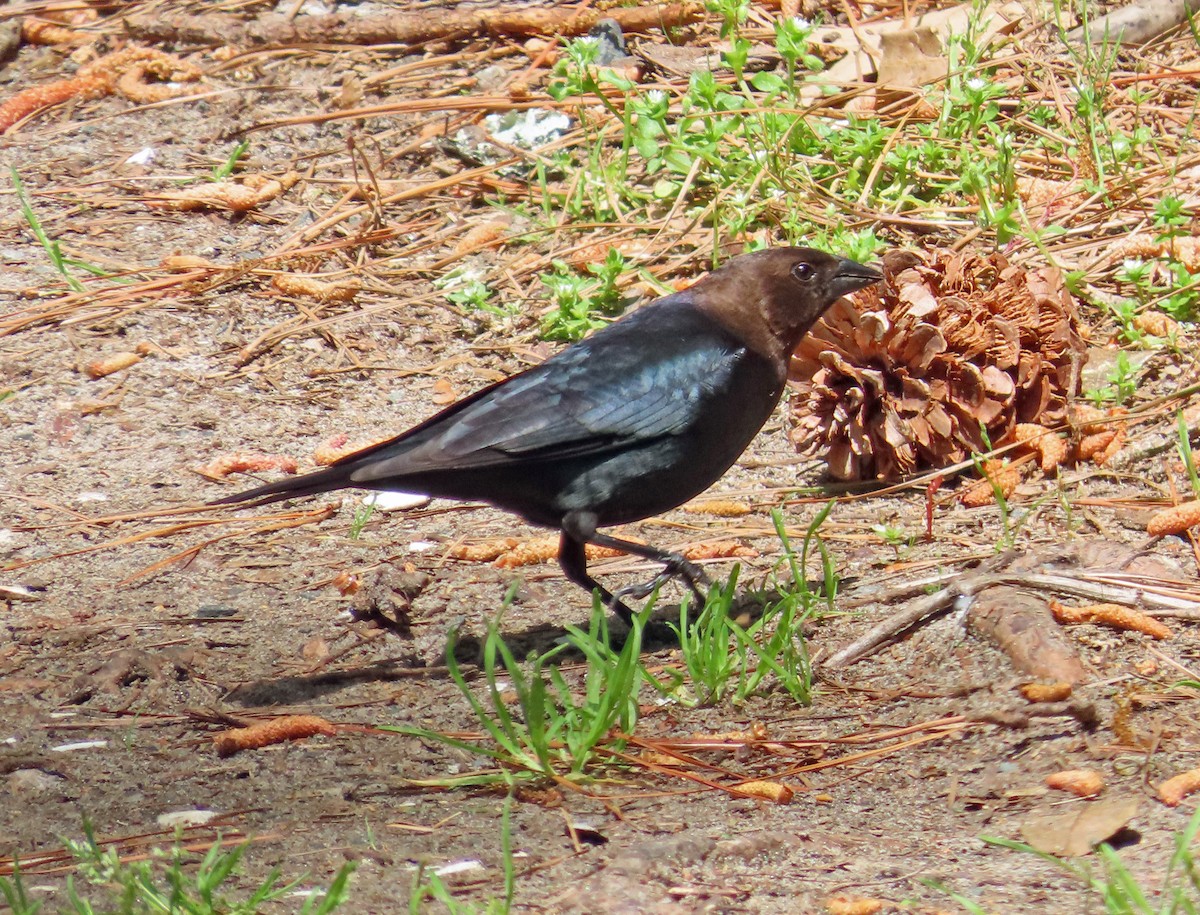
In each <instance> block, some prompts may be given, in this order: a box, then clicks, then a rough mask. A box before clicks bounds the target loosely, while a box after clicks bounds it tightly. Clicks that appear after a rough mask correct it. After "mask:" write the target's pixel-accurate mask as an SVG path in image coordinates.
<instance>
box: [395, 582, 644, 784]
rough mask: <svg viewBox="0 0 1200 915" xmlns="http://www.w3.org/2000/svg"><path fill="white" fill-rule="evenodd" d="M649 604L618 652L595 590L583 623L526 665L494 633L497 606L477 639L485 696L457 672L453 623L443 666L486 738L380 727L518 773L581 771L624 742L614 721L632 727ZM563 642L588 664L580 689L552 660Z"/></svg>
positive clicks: (488, 779) (478, 780)
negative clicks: (512, 696)
mask: <svg viewBox="0 0 1200 915" xmlns="http://www.w3.org/2000/svg"><path fill="white" fill-rule="evenodd" d="M510 597H511V592H510ZM648 610H649V608H647V610H644V611H643V612H642V613H641V614H639V615H637V616H635V617H634V620H633V627H632V629H631V630H630V632H629V634H628V635H627V636H626V638H625V643H624V645H622V646H621V648H620V650H619V651H618V650H616V649H614V648H613V647H612V642H611V640H610V638H609V633H608V617H607V609H606V608H605V606H604V605H603V603H602V602H601V601H600V599H599V598H598V597H597V598H596V600H595V601H594V602H593V605H592V615H591V620H590V622H589V625H588V630H587V631H586V632H585V631H583V630H581V629H579V628H578V627H575V626H568V627H567V639H566V641H565V642H563V643H562V644H560V645H558V646H556V647H555V648H552V649H550V650H549V651H547V652H546V653H544V654H542V655H540V656H537V657H534V658H531V659H530V661H529V670H528V672H526V670H525V665H524V664H522V663H521V662H520V661H518V660H517V659H516V657H515V656H514V655H513V653H512V650H511V649H510V648H509V647H508V645H507V643H505V641H504V638H503V637H502V636H501V634H500V628H499V627H500V619H502V618H503V613H501V615H500V617H498V618H497V619H495V620H492V622H491V623H489V625H488V631H487V636H486V637H485V639H484V643H483V658H482V667H483V680H484V696H483V698H480V697H478V696H476V694H475V690H474V689H473V688H472V687H471V685H470V684H469V683H468V682H467V680H466V677H465V676H464V675H463V672H462V668H461V666H460V665H459V662H458V660H457V658H456V656H455V653H456V648H457V646H458V631H457V630H452V631H451V633H450V636H449V638H448V639H447V642H446V665H447V667H448V668H449V671H450V677H451V679H453V680H454V683H455V685H456V686H457V687H458V689H459V691H460V692H461V693H462V694H463V696H465V697H466V700H467V702H468V703H470V706H471V709H472V711H473V712H474V713H475V717H476V719H477V720H478V722H479V724H480V726H481V728H482V729H483V731H484V733H485V734H486V735H487V740H485V741H472V740H464V739H461V738H458V737H452V736H450V735H447V734H442V733H440V732H438V731H431V730H428V729H425V728H412V727H385V728H384V730H391V731H396V732H397V733H401V734H411V735H415V736H419V737H421V738H424V739H427V740H436V741H439V742H441V743H445V744H448V745H449V746H453V747H458V748H460V749H464V750H468V751H470V752H472V753H476V754H479V755H482V756H486V757H488V758H490V759H493V760H495V761H496V762H498V763H500V764H502V765H503V766H505V767H507V768H509V769H510V770H516V772H517V773H519V777H524V778H530V777H533V778H552V777H553V778H558V777H565V778H570V779H582V778H586V777H587V770H588V769H589V768H590V767H591V766H593V765H594V764H596V763H597V762H598V761H600V760H607V759H608V754H605V753H603V752H602V751H601V748H602V747H606V746H609V747H613V748H616V749H619V748H620V747H621V746H622V741H621V739H620V738H619V737H617V738H613V737H611V736H610V732H612V731H613V729H614V728H615V729H616V730H617V731H618V732H620V733H624V734H630V733H632V732H633V728H634V726H635V725H636V723H637V716H638V693H639V691H640V689H641V685H642V682H643V679H644V673H643V668H642V665H641V660H640V654H641V647H642V629H643V626H644V620H645V616H646V613H647V612H648ZM568 648H574V649H575V650H576V651H578V652H580V653H581V654H582V655H583V656H584V660H585V665H586V670H585V672H584V676H583V686H582V694H581V695H577V694H576V690H574V689H573V688H572V687H571V685H570V684H569V683H568V682H567V679H566V677H565V676H564V675H563V673H562V671H561V670H559V668H558V667H557V666H556V665H555V664H553V663H552V662H554V661H555V660H556V659H557V658H558V656H559V655H561V654H562V653H563V652H564V651H565V650H567V649H568ZM509 691H511V692H512V693H515V694H516V697H517V698H516V702H515V703H513V704H510V703H509V702H508V701H507V700H506V698H505V697H504V694H505V693H507V692H509ZM514 705H515V711H514ZM502 774H507V773H502ZM499 777H500V776H499V775H495V774H484V775H482V776H479V777H475V776H469V777H467V778H465V779H454V780H452V783H453V784H456V785H463V784H490V783H493V782H495V781H496V780H497V779H498V778H499Z"/></svg>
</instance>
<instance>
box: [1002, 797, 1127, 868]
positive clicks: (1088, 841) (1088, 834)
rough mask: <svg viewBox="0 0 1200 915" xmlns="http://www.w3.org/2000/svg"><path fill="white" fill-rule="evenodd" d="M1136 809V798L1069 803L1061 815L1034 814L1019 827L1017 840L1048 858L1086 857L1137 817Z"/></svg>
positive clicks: (1050, 813)
mask: <svg viewBox="0 0 1200 915" xmlns="http://www.w3.org/2000/svg"><path fill="white" fill-rule="evenodd" d="M1138 806H1139V804H1138V799H1137V798H1136V797H1114V798H1107V799H1104V798H1102V799H1100V800H1097V801H1090V802H1088V803H1086V804H1079V805H1076V804H1072V805H1071V808H1070V809H1068V810H1066V811H1065V812H1060V811H1059V810H1058V809H1057V808H1054V809H1052V810H1051V811H1050V812H1043V811H1038V812H1036V813H1034V814H1032V815H1030V816H1029V817H1028V818H1027V819H1026V820H1025V822H1024V823H1022V824H1021V837H1022V838H1024V839H1025V841H1026V842H1028V843H1029V844H1030V845H1032V846H1033V847H1034V848H1036V849H1037V850H1038V851H1041V852H1045V853H1046V854H1049V855H1063V856H1067V857H1074V856H1076V855H1086V854H1088V853H1089V852H1090V851H1091V850H1092V849H1093V848H1095V847H1096V846H1097V845H1099V844H1100V843H1101V842H1103V841H1105V840H1106V839H1110V838H1112V836H1113V835H1114V834H1115V833H1117V832H1119V831H1120V830H1122V829H1124V828H1125V826H1126V824H1128V823H1129V821H1130V820H1132V819H1133V818H1134V817H1135V816H1136V815H1137V811H1138Z"/></svg>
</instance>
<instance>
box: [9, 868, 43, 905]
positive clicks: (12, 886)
mask: <svg viewBox="0 0 1200 915" xmlns="http://www.w3.org/2000/svg"><path fill="white" fill-rule="evenodd" d="M0 895H2V896H3V897H4V902H5V904H6V905H7V906H8V907H9V909H11V910H12V915H38V913H39V912H41V911H42V904H41V903H40V902H35V901H34V900H32V899H30V898H29V894H28V893H27V892H26V891H25V880H24V878H23V877H22V876H21V863H20V862H19V861H18V862H17V864H16V865H15V866H14V867H13V873H12V879H11V880H10V879H8V878H7V877H0Z"/></svg>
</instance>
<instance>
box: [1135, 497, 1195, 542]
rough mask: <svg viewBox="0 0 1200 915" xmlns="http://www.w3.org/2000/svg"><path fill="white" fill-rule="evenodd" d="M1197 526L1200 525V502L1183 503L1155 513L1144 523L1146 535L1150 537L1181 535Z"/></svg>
mask: <svg viewBox="0 0 1200 915" xmlns="http://www.w3.org/2000/svg"><path fill="white" fill-rule="evenodd" d="M1197 524H1200V501H1196V502H1184V503H1182V504H1180V505H1176V506H1173V507H1171V508H1165V509H1163V510H1162V511H1160V512H1155V514H1153V515H1152V516H1151V517H1150V520H1149V521H1148V522H1147V523H1146V533H1147V534H1149V535H1150V536H1151V537H1166V536H1168V535H1170V534H1182V533H1183V532H1184V531H1186V530H1187V529H1188V528H1190V527H1195V526H1196V525H1197Z"/></svg>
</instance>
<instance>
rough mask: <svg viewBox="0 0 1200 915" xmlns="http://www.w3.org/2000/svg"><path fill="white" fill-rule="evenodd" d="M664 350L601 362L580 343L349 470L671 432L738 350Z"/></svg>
mask: <svg viewBox="0 0 1200 915" xmlns="http://www.w3.org/2000/svg"><path fill="white" fill-rule="evenodd" d="M663 350H664V352H662V353H660V357H659V358H652V359H650V360H648V361H643V362H642V363H641V364H639V365H637V366H620V365H615V366H614V365H611V364H608V365H605V358H604V357H605V355H606V354H605V353H604V352H603V351H600V352H589V351H588V350H586V349H584V350H580V351H578V353H579V356H578V358H576V359H574V360H572V361H569V362H566V363H564V362H562V361H559V362H553V361H552V362H547V363H543V364H542V365H541V366H539V367H537V368H534V369H531V370H530V371H528V372H526V373H525V374H524V375H520V376H517V377H515V378H511V379H509V380H508V381H507V382H504V383H502V384H500V385H497V386H496V387H494V388H491V389H490V390H489V391H487V392H485V393H484V394H483V395H482V396H479V397H477V398H474V399H472V400H470V401H468V402H465V403H463V404H462V405H461V408H460V409H456V410H453V413H452V415H446V416H445V417H444V419H445V421H444V422H438V421H436V419H437V418H435V421H431V422H430V423H426V424H424V425H423V426H422V427H419V428H418V429H416V430H414V431H413V434H410V435H406V436H404V437H403V438H401V439H398V440H396V441H395V442H392V443H390V444H385V445H382V446H379V447H378V449H377V450H376V451H375V452H374V453H373V454H372V455H371V457H370V459H369V460H367V461H364V463H363V464H362V465H361V466H360V467H359V468H358V469H356V470H355V471H354V472H353V478H354V480H355V481H356V482H361V483H367V482H372V481H376V480H382V479H386V478H388V477H397V476H405V475H409V474H415V473H424V472H431V471H438V470H444V469H451V468H452V469H454V470H468V469H475V468H485V467H494V466H497V465H502V464H512V463H514V462H538V461H543V460H561V459H564V458H570V457H578V456H584V455H595V454H602V453H604V452H606V451H609V450H613V449H617V448H626V447H628V446H629V445H630V444H631V443H637V442H649V441H652V440H654V439H657V438H661V437H663V436H668V435H677V434H679V433H681V432H682V431H684V430H685V429H687V428H688V427H689V426H690V425H691V424H693V423H694V422H695V421H696V419H697V417H698V416H701V415H703V412H704V411H703V410H698V409H697V408H698V406H699V405H700V404H701V403H703V402H704V401H705V400H707V399H709V398H710V397H713V396H716V392H717V391H720V390H722V382H723V380H724V379H725V378H727V377H728V376H729V374H730V373H731V372H732V371H733V370H734V368H735V366H736V363H737V361H738V360H739V359H740V358H741V357H742V355H743V354H742V353H741V352H740V351H736V352H731V351H730V350H729V348H728V347H726V346H723V345H720V344H718V343H716V342H715V341H714V343H713V345H711V346H699V347H697V346H695V344H694V342H693V343H692V345H691V346H689V347H686V348H684V347H681V348H678V349H677V348H676V347H674V346H671V345H670V344H664V346H663ZM670 350H674V351H673V352H667V351H670ZM681 350H682V351H681ZM347 460H348V461H351V462H353V461H355V456H351V457H349V458H347Z"/></svg>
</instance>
